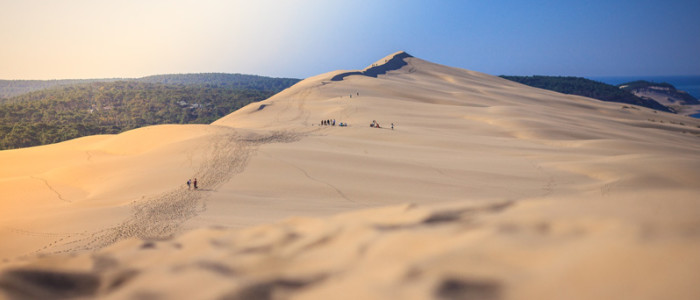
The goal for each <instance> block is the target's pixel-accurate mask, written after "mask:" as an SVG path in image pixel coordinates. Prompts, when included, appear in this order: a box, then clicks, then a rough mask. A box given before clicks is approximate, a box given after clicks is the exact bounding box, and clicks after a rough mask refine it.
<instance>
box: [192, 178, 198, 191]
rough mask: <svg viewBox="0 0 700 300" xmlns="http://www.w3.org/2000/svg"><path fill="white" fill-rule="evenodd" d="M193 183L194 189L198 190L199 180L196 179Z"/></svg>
mask: <svg viewBox="0 0 700 300" xmlns="http://www.w3.org/2000/svg"><path fill="white" fill-rule="evenodd" d="M192 183H193V184H194V189H195V190H196V189H197V178H195V179H194V181H193V182H192Z"/></svg>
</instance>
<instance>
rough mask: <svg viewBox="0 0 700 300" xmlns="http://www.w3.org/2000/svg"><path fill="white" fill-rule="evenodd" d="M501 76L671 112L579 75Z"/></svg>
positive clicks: (656, 104)
mask: <svg viewBox="0 0 700 300" xmlns="http://www.w3.org/2000/svg"><path fill="white" fill-rule="evenodd" d="M501 77H502V78H505V79H508V80H511V81H515V82H519V83H522V84H525V85H529V86H532V87H537V88H541V89H546V90H551V91H555V92H559V93H564V94H571V95H579V96H584V97H589V98H594V99H598V100H603V101H609V102H620V103H627V104H633V105H639V106H644V107H648V108H651V109H655V110H660V111H666V112H672V111H671V110H670V109H669V108H668V107H666V106H664V105H661V104H660V103H659V102H656V101H654V100H652V99H643V98H639V97H637V96H635V95H633V94H632V93H630V92H629V91H626V90H623V89H620V88H619V87H616V86H614V85H609V84H605V83H602V82H598V81H593V80H590V79H586V78H581V77H570V76H567V77H562V76H505V75H501Z"/></svg>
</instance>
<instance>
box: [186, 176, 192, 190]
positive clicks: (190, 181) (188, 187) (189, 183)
mask: <svg viewBox="0 0 700 300" xmlns="http://www.w3.org/2000/svg"><path fill="white" fill-rule="evenodd" d="M191 185H192V179H187V189H188V190H189V189H191V188H192V187H191Z"/></svg>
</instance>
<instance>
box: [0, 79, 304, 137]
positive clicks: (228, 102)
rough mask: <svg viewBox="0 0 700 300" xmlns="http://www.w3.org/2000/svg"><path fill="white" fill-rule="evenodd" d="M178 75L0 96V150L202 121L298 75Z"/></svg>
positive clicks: (271, 91) (259, 97)
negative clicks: (166, 80) (241, 79)
mask: <svg viewBox="0 0 700 300" xmlns="http://www.w3.org/2000/svg"><path fill="white" fill-rule="evenodd" d="M200 75H201V74H200ZM220 75H221V74H220ZM228 75H230V74H228ZM234 75H235V74H234ZM182 76H184V77H187V75H180V77H182ZM246 76H247V75H246ZM177 78H178V76H174V77H169V80H170V82H171V83H169V84H165V83H161V82H163V79H164V78H157V77H150V78H149V77H146V78H144V79H140V80H128V81H113V82H87V83H78V84H71V85H64V86H56V87H53V88H49V89H43V90H38V91H33V92H29V93H25V94H22V95H19V96H15V97H12V98H9V99H5V100H2V103H1V104H0V150H4V149H14V148H22V147H30V146H37V145H44V144H51V143H57V142H61V141H65V140H69V139H73V138H77V137H82V136H87V135H95V134H116V133H120V132H124V131H127V130H131V129H135V128H139V127H143V126H147V125H155V124H195V123H196V124H207V123H211V122H213V121H215V120H217V119H219V118H221V117H223V116H225V115H227V114H229V113H231V112H233V111H235V110H237V109H239V108H241V107H243V106H245V105H247V104H249V103H252V102H256V101H261V100H264V99H266V98H269V97H270V96H272V95H274V94H276V93H277V92H279V91H281V90H282V89H284V88H286V87H288V86H290V85H292V84H294V83H296V82H297V81H298V80H296V79H289V78H283V79H277V78H268V77H260V78H250V79H251V80H250V81H249V82H248V83H241V82H234V81H232V80H228V81H227V80H223V79H221V78H222V76H218V75H217V76H208V77H207V76H200V79H201V80H193V78H190V80H189V81H188V80H184V79H182V78H180V80H179V81H178V79H177ZM215 78H219V79H221V80H219V81H218V82H217V81H216V80H215ZM205 79H206V80H205Z"/></svg>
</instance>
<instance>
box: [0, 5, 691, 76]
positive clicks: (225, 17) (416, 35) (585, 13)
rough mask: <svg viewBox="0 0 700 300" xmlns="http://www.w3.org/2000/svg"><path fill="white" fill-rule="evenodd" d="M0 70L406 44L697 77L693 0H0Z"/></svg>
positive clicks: (432, 51) (558, 69) (455, 59)
mask: <svg viewBox="0 0 700 300" xmlns="http://www.w3.org/2000/svg"><path fill="white" fill-rule="evenodd" d="M0 8H1V9H0V24H1V25H2V26H3V28H4V29H3V30H2V31H1V32H0V38H1V39H2V40H3V42H4V43H3V47H1V48H0V79H5V80H52V79H94V78H105V79H111V78H139V77H145V76H150V75H159V74H187V73H241V74H254V75H262V76H270V77H290V78H306V77H309V76H314V75H317V74H321V73H325V72H329V71H333V70H338V69H358V68H362V67H364V66H366V65H368V64H370V63H372V62H373V61H376V60H377V59H379V58H381V57H383V56H385V55H387V54H390V53H393V52H395V51H399V50H404V51H407V52H409V53H410V54H412V55H414V56H416V57H419V58H422V59H426V60H429V61H432V62H435V63H440V64H444V65H449V66H454V67H460V68H465V69H469V70H474V71H479V72H483V73H488V74H492V75H561V76H580V77H602V76H697V75H700V57H699V56H698V55H697V53H700V18H697V16H695V12H697V11H700V3H698V2H693V1H673V2H670V3H669V2H664V1H645V2H643V3H637V1H631V0H624V1H614V2H609V1H589V2H586V3H566V4H563V3H548V2H544V1H536V2H535V3H533V2H528V3H520V2H515V1H506V2H500V3H472V2H448V3H441V4H440V5H435V4H434V3H431V2H428V1H396V0H389V1H381V2H373V1H353V2H328V1H271V0H267V1H257V2H255V3H249V2H245V1H217V0H205V1H201V0H200V1H190V0H181V1H161V0H158V1H148V2H139V1H120V2H116V1H100V2H96V1H86V0H74V1H63V2H45V1H38V0H28V1H11V0H10V1H7V0H4V1H0Z"/></svg>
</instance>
